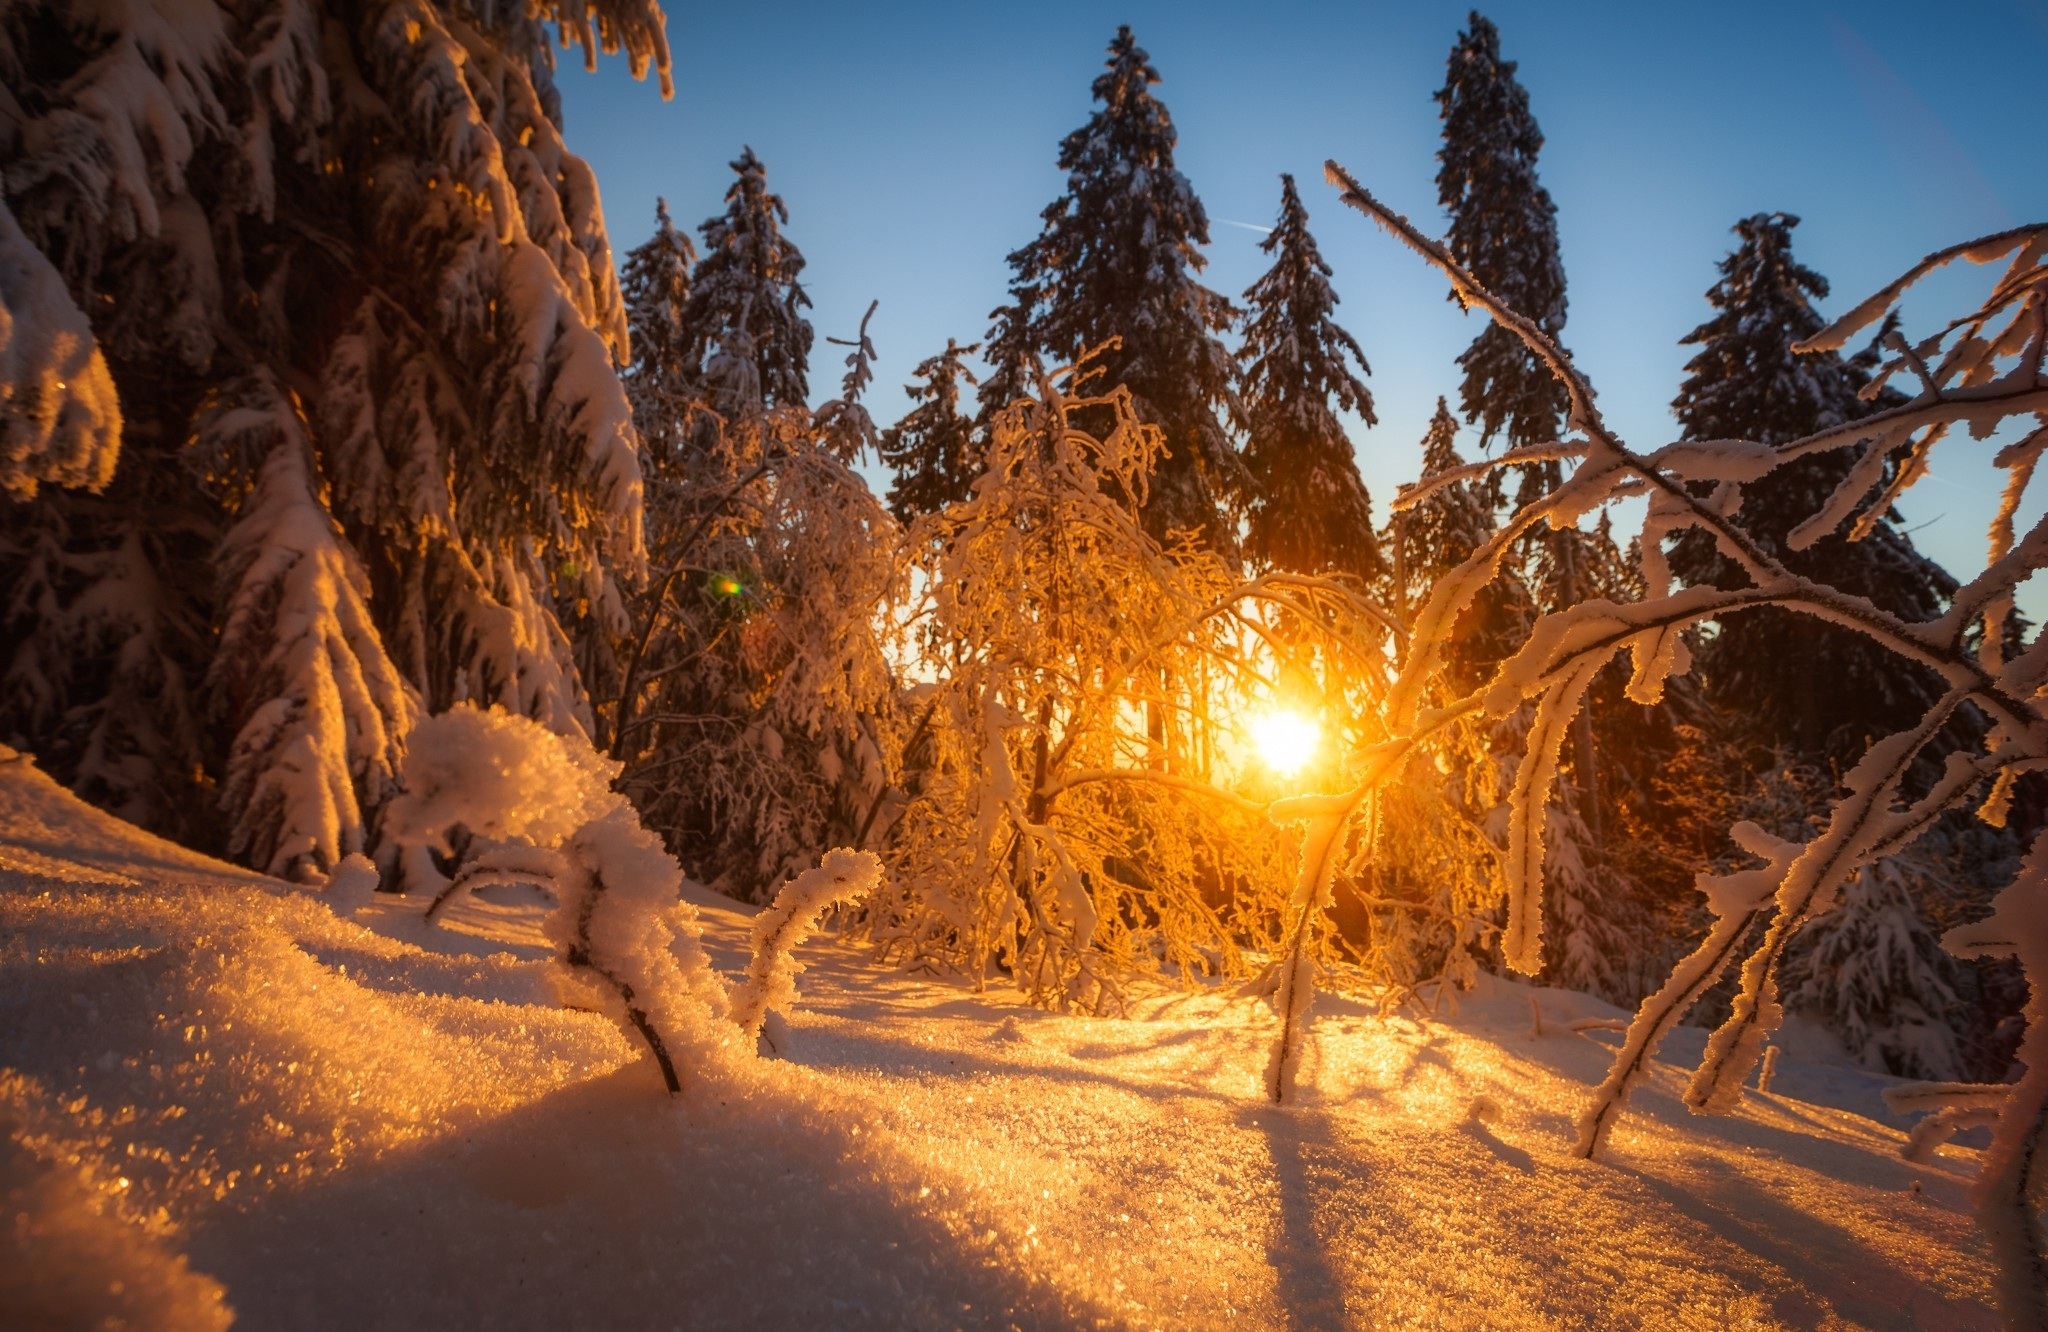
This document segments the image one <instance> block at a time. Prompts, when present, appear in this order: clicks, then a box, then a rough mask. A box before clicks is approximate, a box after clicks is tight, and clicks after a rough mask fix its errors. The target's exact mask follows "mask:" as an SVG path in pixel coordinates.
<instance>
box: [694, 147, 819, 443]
mask: <svg viewBox="0 0 2048 1332" xmlns="http://www.w3.org/2000/svg"><path fill="white" fill-rule="evenodd" d="M732 169H733V172H734V175H735V176H736V179H735V180H734V181H733V183H732V185H731V187H730V188H729V189H727V190H726V192H725V211H724V212H723V213H720V214H718V215H717V216H715V217H710V218H706V219H705V221H704V224H703V226H701V227H699V228H698V230H699V231H701V232H702V233H703V236H704V257H703V258H702V259H699V260H698V261H697V269H696V271H695V272H694V273H693V274H692V275H691V287H690V299H689V304H688V305H687V307H685V313H684V317H683V322H684V326H685V329H686V336H687V340H686V342H685V344H684V360H685V363H686V364H689V365H704V364H705V363H706V362H707V361H709V360H710V359H711V357H712V356H713V355H714V354H716V353H717V352H720V351H722V352H723V353H724V354H725V355H727V356H729V357H737V358H739V359H741V360H744V361H745V362H746V363H747V364H748V366H750V367H751V368H752V370H753V374H754V380H755V382H756V383H757V384H758V385H759V396H760V400H761V402H762V403H763V404H765V405H767V406H770V407H801V406H803V405H805V404H806V403H807V402H808V401H809V400H810V387H809V383H808V381H807V379H806V375H807V374H808V373H809V370H810V355H811V322H810V320H808V319H805V318H804V317H803V315H802V314H800V313H799V311H801V310H805V309H808V308H809V307H810V304H811V298H810V297H809V296H807V295H805V294H804V289H803V286H802V285H801V284H800V283H799V282H798V281H797V276H798V275H799V274H801V273H802V272H803V271H804V256H803V254H802V252H801V251H799V250H798V249H797V248H796V246H795V245H793V244H791V243H790V240H789V238H788V237H787V236H784V235H783V234H782V228H783V226H784V225H786V224H787V223H788V221H789V206H788V205H787V204H785V203H784V202H783V201H782V196H781V195H778V194H770V193H769V192H768V168H767V167H765V166H763V165H762V164H761V159H760V158H758V157H756V156H754V150H753V149H752V148H743V149H741V151H740V155H739V157H738V158H737V159H735V160H734V161H733V163H732Z"/></svg>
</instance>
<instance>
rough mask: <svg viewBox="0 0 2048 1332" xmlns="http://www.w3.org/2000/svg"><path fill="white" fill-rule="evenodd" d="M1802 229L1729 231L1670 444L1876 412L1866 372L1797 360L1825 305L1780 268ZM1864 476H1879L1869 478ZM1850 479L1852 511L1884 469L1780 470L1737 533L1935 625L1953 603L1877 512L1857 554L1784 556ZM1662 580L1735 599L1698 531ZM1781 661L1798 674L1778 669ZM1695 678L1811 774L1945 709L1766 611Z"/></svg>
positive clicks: (1824, 463) (1866, 653)
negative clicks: (1855, 493) (1855, 489)
mask: <svg viewBox="0 0 2048 1332" xmlns="http://www.w3.org/2000/svg"><path fill="white" fill-rule="evenodd" d="M1798 225H1799V219H1798V218H1796V217H1792V216H1789V215H1787V214H1784V213H1759V214H1757V215H1755V216H1753V217H1747V218H1744V219H1743V220H1742V221H1740V222H1738V223H1736V224H1735V234H1736V235H1737V236H1738V237H1740V238H1741V243H1740V244H1739V245H1738V246H1737V247H1736V249H1735V251H1734V252H1733V253H1732V254H1730V255H1729V256H1728V257H1727V258H1725V259H1723V260H1722V261H1721V263H1720V273H1721V277H1720V280H1719V281H1717V282H1716V283H1715V284H1714V285H1713V286H1712V287H1711V288H1710V289H1708V291H1707V300H1708V301H1709V302H1710V303H1711V304H1712V305H1713V307H1714V311H1715V313H1714V316H1713V317H1712V318H1711V319H1709V320H1707V322H1705V323H1703V324H1701V325H1700V326H1699V327H1698V328H1696V329H1694V330H1693V331H1692V332H1691V333H1688V334H1687V335H1686V336H1685V338H1684V339H1683V342H1684V344H1685V345H1686V346H1690V347H1697V348H1699V351H1698V352H1697V354H1695V355H1694V356H1693V358H1692V360H1690V361H1688V362H1687V363H1686V367H1685V368H1686V380H1685V382H1684V384H1682V385H1681V386H1680V388H1679V391H1678V396H1677V398H1676V399H1675V400H1674V401H1673V402H1672V404H1671V406H1672V411H1673V412H1674V414H1676V416H1677V417H1678V423H1679V426H1680V427H1681V430H1682V438H1684V439H1687V440H1710V439H1754V440H1758V441H1761V442H1763V443H1766V444H1783V443H1786V442H1787V441H1790V440H1793V439H1797V438H1800V437H1801V436H1804V435H1809V434H1812V433H1813V432H1815V431H1818V430H1824V429H1826V428H1828V427H1830V426H1835V425H1840V424H1842V423H1843V422H1846V421H1853V420H1856V419H1858V418H1860V417H1862V416H1865V415H1868V414H1869V413H1870V412H1871V411H1872V410H1873V406H1872V404H1869V403H1866V402H1864V401H1862V400H1861V399H1860V398H1859V396H1858V394H1859V391H1860V390H1861V389H1862V388H1863V386H1864V385H1865V384H1866V383H1867V382H1868V373H1867V371H1865V370H1864V369H1863V368H1862V366H1860V365H1858V364H1856V363H1854V362H1851V361H1848V360H1845V359H1844V358H1843V357H1841V356H1840V355H1838V354H1836V353H1834V352H1801V351H1796V350H1794V347H1795V344H1797V343H1798V342H1799V341H1800V340H1801V339H1804V338H1809V337H1811V336H1813V334H1814V333H1816V332H1818V331H1819V330H1820V328H1821V327H1822V325H1823V323H1824V321H1823V320H1822V319H1821V317H1820V315H1819V314H1818V313H1817V312H1816V311H1815V310H1814V308H1813V302H1814V301H1816V300H1820V299H1822V298H1824V297H1826V295H1827V292H1828V284H1827V279H1825V278H1823V277H1822V276H1821V275H1820V274H1819V273H1816V272H1814V271H1813V270H1812V269H1810V268H1808V267H1806V266H1805V265H1803V264H1801V263H1799V262H1798V261H1797V260H1796V259H1794V258H1793V257H1792V229H1793V228H1794V227H1796V226H1798ZM1879 405H1882V404H1879ZM1873 462H1874V463H1876V464H1877V466H1878V467H1879V468H1880V469H1881V470H1880V471H1879V472H1877V473H1875V474H1870V473H1869V465H1870V464H1871V463H1873ZM1859 469H1862V472H1863V474H1864V475H1863V489H1862V490H1861V491H1860V492H1859V498H1860V497H1861V496H1862V495H1864V494H1868V493H1870V492H1872V491H1875V490H1876V489H1877V488H1878V486H1879V485H1880V484H1882V483H1883V482H1884V481H1885V480H1887V479H1888V473H1889V472H1890V471H1892V470H1895V464H1892V463H1888V462H1886V461H1885V460H1883V459H1865V458H1864V456H1863V451H1862V449H1861V448H1860V447H1859V448H1857V449H1840V450H1832V451H1830V452H1828V453H1825V454H1822V455H1818V456H1815V457H1812V458H1802V459H1799V460H1796V461H1793V462H1789V463H1787V464H1786V465H1785V466H1783V467H1781V468H1779V469H1778V470H1777V471H1776V472H1775V473H1773V474H1772V477H1771V482H1770V484H1769V485H1767V486H1755V487H1751V488H1750V489H1748V490H1746V491H1745V492H1744V494H1743V505H1742V513H1741V520H1742V525H1743V528H1744V530H1745V531H1747V532H1748V533H1750V535H1751V536H1752V538H1753V539H1754V540H1755V541H1756V542H1757V543H1758V544H1759V546H1761V547H1762V548H1763V549H1764V550H1767V551H1769V552H1770V553H1771V554H1772V555H1773V556H1774V557H1776V558H1778V559H1780V560H1782V561H1783V562H1784V564H1785V567H1786V568H1788V569H1790V570H1791V571H1792V572H1794V573H1796V574H1799V575H1801V576H1803V577H1809V578H1813V579H1816V580H1818V581H1820V582H1823V583H1826V584H1827V585H1829V586H1831V587H1835V588H1839V589H1840V590H1842V591H1844V592H1848V593H1851V594H1853V595H1856V596H1860V597H1865V598H1867V599H1869V600H1870V602H1871V603H1872V604H1874V605H1876V606H1878V607H1880V608H1882V609H1883V610H1885V611H1887V612H1889V613H1891V614H1894V615H1897V616H1899V617H1900V618H1902V619H1904V620H1906V621H1908V622H1911V621H1917V620H1926V619H1932V618H1933V617H1934V616H1935V615H1937V614H1939V613H1940V610H1941V607H1942V605H1943V604H1945V602H1946V600H1947V598H1948V597H1950V596H1951V595H1953V594H1954V592H1955V588H1956V584H1955V580H1954V579H1953V578H1951V577H1950V576H1949V575H1948V574H1947V572H1945V571H1944V570H1943V569H1942V568H1941V567H1940V566H1939V565H1937V564H1935V563H1934V562H1933V561H1932V560H1930V559H1928V558H1927V557H1926V556H1924V555H1922V554H1920V552H1919V551H1917V550H1915V549H1914V548H1913V543H1912V540H1911V539H1910V538H1909V537H1907V536H1906V534H1905V533H1904V531H1902V530H1901V528H1900V526H1899V522H1898V517H1897V515H1896V514H1895V513H1893V512H1891V511H1890V508H1889V506H1888V505H1887V506H1885V507H1884V508H1883V509H1882V510H1881V511H1880V512H1878V513H1876V514H1875V515H1874V516H1873V520H1872V521H1871V522H1870V523H1869V524H1868V525H1867V527H1866V529H1865V530H1864V531H1863V533H1862V535H1861V539H1859V540H1851V539H1850V535H1851V534H1850V533H1849V532H1848V531H1837V532H1833V533H1830V534H1828V535H1826V536H1823V537H1821V538H1820V539H1819V540H1818V541H1816V542H1814V543H1813V544H1812V545H1810V546H1807V547H1805V548H1804V549H1798V548H1795V543H1793V541H1792V540H1791V537H1792V533H1793V531H1794V529H1795V528H1796V527H1798V525H1799V524H1800V523H1802V522H1804V521H1805V520H1806V519H1808V518H1809V517H1811V516H1812V515H1813V514H1815V513H1817V512H1819V511H1821V510H1822V509H1823V508H1824V507H1825V506H1826V504H1827V502H1828V500H1829V497H1830V496H1832V495H1833V494H1834V493H1835V491H1836V489H1837V488H1838V487H1839V486H1841V485H1842V484H1843V483H1844V482H1845V481H1848V480H1850V479H1851V478H1852V476H1857V475H1858V474H1859ZM1671 568H1672V571H1673V572H1674V573H1675V574H1677V575H1678V576H1679V578H1680V579H1681V580H1683V581H1684V582H1686V583H1706V584H1713V585H1716V586H1732V585H1738V584H1739V582H1740V579H1741V575H1740V573H1739V572H1738V571H1737V570H1736V568H1735V567H1734V566H1733V565H1732V564H1731V563H1730V562H1729V561H1728V560H1727V558H1726V557H1725V556H1724V555H1723V554H1721V553H1720V552H1719V551H1718V550H1717V549H1716V548H1715V546H1714V543H1713V541H1712V540H1711V539H1709V538H1708V537H1707V536H1706V535H1705V534H1704V533H1701V532H1697V531H1695V532H1691V533H1688V534H1687V535H1686V536H1685V537H1683V538H1682V539H1681V540H1680V541H1679V542H1678V544H1677V546H1676V547H1675V548H1674V549H1673V551H1672V554H1671ZM1790 661H1796V662H1798V663H1800V667H1799V669H1798V670H1787V669H1785V663H1786V662H1790ZM1699 666H1700V673H1701V677H1702V679H1703V682H1704V683H1705V686H1706V689H1707V694H1708V697H1709V698H1710V699H1712V700H1714V701H1715V702H1716V703H1719V704H1722V705H1724V707H1725V709H1726V710H1727V711H1728V712H1729V714H1730V716H1731V717H1735V718H1738V719H1739V720H1740V721H1741V723H1742V724H1743V725H1745V726H1747V727H1749V728H1752V729H1753V730H1754V731H1756V732H1757V733H1759V734H1765V735H1770V736H1773V737H1777V738H1778V739H1779V740H1780V741H1782V742H1783V743H1785V744H1788V745H1789V746H1791V747H1792V748H1793V749H1794V750H1795V751H1796V752H1798V753H1799V754H1800V755H1801V756H1803V757H1805V758H1807V759H1809V760H1811V761H1814V762H1819V763H1822V764H1825V763H1827V762H1828V761H1830V760H1833V761H1837V762H1853V761H1854V760H1855V758H1856V757H1857V756H1858V755H1859V754H1861V753H1862V752H1863V747H1864V745H1865V744H1866V743H1868V742H1869V741H1870V740H1871V739H1872V738H1873V737H1874V736H1877V735H1881V734H1885V733H1888V732H1891V731H1894V730H1897V729H1899V728H1901V727H1902V726H1904V725H1905V724H1906V723H1907V722H1908V721H1909V720H1910V719H1912V718H1916V717H1918V716H1920V715H1921V714H1923V713H1924V712H1925V711H1926V710H1927V708H1928V707H1929V706H1930V705H1931V704H1932V703H1933V701H1934V700H1935V699H1936V698H1937V697H1939V696H1940V693H1941V683H1940V681H1939V680H1937V679H1936V678H1935V677H1934V676H1933V675H1932V673H1930V672H1929V671H1927V670H1926V669H1925V668H1922V667H1919V666H1917V665H1914V664H1913V663H1910V662H1903V661H1900V660H1899V659H1898V658H1897V656H1896V655H1895V654H1893V653H1890V652H1887V651H1885V650H1884V649H1883V648H1881V647H1879V646H1878V645H1877V644H1874V643H1872V642H1871V641H1870V640H1869V639H1868V638H1867V637H1865V636H1863V635H1861V634H1858V633H1855V632H1854V631H1852V630H1848V629H1844V628H1842V627H1840V626H1837V625H1834V624H1830V623H1827V622H1825V621H1823V620H1819V619H1816V618H1814V617H1813V616H1810V615H1800V614H1796V613H1794V612H1791V611H1785V610H1779V609H1777V608H1775V607H1769V606H1766V607H1760V608H1758V609H1757V610H1755V611H1753V612H1751V613H1748V614H1743V615H1739V616H1731V617H1729V618H1728V619H1727V620H1726V621H1724V622H1722V623H1721V625H1720V628H1719V630H1718V632H1716V633H1715V635H1714V636H1713V637H1712V638H1711V639H1710V640H1708V641H1707V642H1706V643H1704V644H1703V645H1702V647H1701V651H1700V661H1699Z"/></svg>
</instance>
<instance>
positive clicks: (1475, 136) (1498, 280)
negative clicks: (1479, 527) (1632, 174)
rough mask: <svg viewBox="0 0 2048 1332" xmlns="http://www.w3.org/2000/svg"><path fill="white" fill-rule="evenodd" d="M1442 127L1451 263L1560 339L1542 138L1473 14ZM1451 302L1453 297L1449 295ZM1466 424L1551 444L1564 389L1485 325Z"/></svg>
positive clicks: (1452, 67) (1450, 72)
mask: <svg viewBox="0 0 2048 1332" xmlns="http://www.w3.org/2000/svg"><path fill="white" fill-rule="evenodd" d="M1436 100H1437V105H1438V107H1439V108H1440V109H1441V111H1442V115H1443V124H1444V143H1443V148H1442V149H1441V150H1440V151H1439V152H1438V153H1437V161H1438V163H1439V166H1438V170H1437V176H1436V185H1437V199H1438V202H1439V203H1441V204H1442V205H1443V207H1444V208H1445V210H1446V211H1448V212H1449V213H1450V215H1451V225H1450V233H1449V235H1448V237H1447V241H1448V244H1449V248H1450V251H1451V253H1452V254H1453V255H1454V256H1455V257H1456V258H1457V259H1458V261H1459V262H1460V263H1462V264H1464V265H1465V267H1466V268H1467V269H1468V270H1470V272H1471V273H1472V275H1473V276H1474V277H1476V278H1478V279H1479V281H1480V283H1481V284H1482V285H1484V286H1485V287H1486V289H1487V290H1489V291H1491V292H1492V293H1493V294H1494V295H1496V296H1498V297H1500V298H1501V299H1502V300H1503V301H1505V302H1506V303H1507V304H1508V305H1509V306H1510V307H1511V308H1513V309H1514V310H1515V311H1517V312H1518V313H1520V314H1522V315H1525V316H1526V317H1528V318H1529V319H1531V320H1533V321H1535V322H1536V324H1538V325H1539V326H1540V327H1542V328H1543V330H1544V331H1545V332H1547V333H1549V334H1550V335H1551V336H1552V337H1553V338H1555V337H1557V336H1559V335H1560V334H1561V333H1562V332H1563V331H1564V321H1565V291H1564V264H1563V261H1562V260H1561V259H1560V258H1559V255H1558V245H1557V205H1556V204H1554V203H1552V202H1551V198H1550V194H1549V192H1548V191H1546V190H1545V189H1544V188H1543V186H1542V185H1541V184H1539V183H1538V181H1537V179H1536V157H1537V154H1538V153H1540V152H1541V151H1542V149H1543V132H1542V131H1541V130H1539V129H1538V128H1537V127H1536V118H1535V116H1534V115H1532V114H1531V113H1530V110H1529V94H1528V92H1527V91H1526V90H1525V89H1524V88H1523V87H1522V85H1521V84H1520V83H1519V82H1517V81H1516V79H1515V62H1514V61H1512V60H1503V59H1501V56H1500V32H1499V30H1498V29H1496V28H1495V27H1494V26H1493V24H1492V23H1491V22H1490V21H1488V20H1487V18H1486V17H1485V16H1484V15H1482V14H1480V13H1478V12H1477V11H1476V10H1475V11H1474V12H1473V13H1472V15H1471V16H1470V19H1469V20H1468V27H1467V30H1466V31H1464V32H1461V33H1459V34H1458V41H1457V44H1456V45H1455V46H1453V47H1452V48H1451V54H1450V59H1449V61H1448V63H1447V67H1446V70H1445V78H1444V86H1443V88H1442V89H1440V90H1439V91H1438V92H1437V94H1436ZM1453 298H1454V299H1455V293H1454V294H1453ZM1458 361H1459V364H1460V365H1462V366H1464V367H1465V382H1464V384H1463V386H1462V389H1461V393H1460V396H1461V399H1462V405H1463V408H1464V412H1465V419H1466V420H1468V421H1475V422H1477V423H1478V424H1479V427H1480V431H1481V434H1482V436H1483V437H1484V438H1486V439H1489V440H1490V439H1492V437H1493V436H1494V435H1496V434H1502V433H1504V434H1506V436H1507V442H1508V443H1509V445H1511V446H1513V445H1522V444H1535V443H1542V442H1545V441H1548V440H1551V439H1555V438H1556V437H1557V432H1558V422H1559V418H1560V416H1561V414H1562V412H1563V410H1564V405H1565V399H1564V391H1563V389H1562V388H1561V387H1560V386H1559V385H1558V384H1557V383H1556V381H1555V380H1554V379H1553V377H1552V376H1551V374H1550V372H1549V370H1548V369H1547V368H1545V367H1544V366H1542V365H1541V364H1539V363H1538V362H1537V361H1536V359H1535V357H1534V356H1533V354H1531V353H1530V352H1529V350H1528V349H1527V348H1526V347H1524V346H1522V344H1521V341H1520V340H1519V339H1518V338H1516V337H1515V336H1514V335H1513V334H1511V333H1509V332H1508V331H1507V330H1505V329H1503V328H1501V327H1499V326H1498V325H1494V324H1489V325H1488V326H1487V327H1486V329H1485V330H1483V331H1482V332H1481V333H1480V335H1479V337H1478V338H1477V339H1475V340H1474V341H1473V344H1472V346H1471V347H1470V348H1469V349H1468V350H1467V351H1466V352H1465V354H1464V355H1463V356H1461V357H1459V358H1458Z"/></svg>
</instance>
